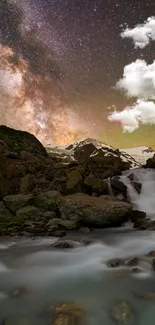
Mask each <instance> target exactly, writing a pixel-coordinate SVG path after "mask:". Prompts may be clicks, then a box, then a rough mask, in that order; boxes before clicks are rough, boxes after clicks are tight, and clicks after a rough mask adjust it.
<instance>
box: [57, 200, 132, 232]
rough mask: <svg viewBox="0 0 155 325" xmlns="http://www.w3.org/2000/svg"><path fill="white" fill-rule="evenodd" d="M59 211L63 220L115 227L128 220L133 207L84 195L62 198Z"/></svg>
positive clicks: (117, 201) (124, 203) (118, 201)
mask: <svg viewBox="0 0 155 325" xmlns="http://www.w3.org/2000/svg"><path fill="white" fill-rule="evenodd" d="M59 210H60V213H61V217H62V219H66V218H67V219H68V220H78V221H79V222H81V223H83V224H84V225H85V226H92V227H115V226H120V225H121V224H122V223H123V222H125V221H126V220H128V213H129V212H131V210H132V207H131V205H130V204H128V203H126V202H122V201H120V200H110V199H109V200H107V199H104V196H102V197H98V198H96V197H91V196H88V195H84V194H82V195H70V196H66V197H63V198H61V200H60V202H59Z"/></svg>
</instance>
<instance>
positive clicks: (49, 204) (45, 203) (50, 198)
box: [34, 191, 60, 212]
mask: <svg viewBox="0 0 155 325" xmlns="http://www.w3.org/2000/svg"><path fill="white" fill-rule="evenodd" d="M59 197H60V194H59V193H58V192H57V191H47V192H43V193H40V194H39V195H38V196H37V197H36V199H35V202H34V205H35V206H36V207H37V208H40V209H42V210H44V211H47V210H50V211H54V212H55V211H56V210H57V203H58V199H59Z"/></svg>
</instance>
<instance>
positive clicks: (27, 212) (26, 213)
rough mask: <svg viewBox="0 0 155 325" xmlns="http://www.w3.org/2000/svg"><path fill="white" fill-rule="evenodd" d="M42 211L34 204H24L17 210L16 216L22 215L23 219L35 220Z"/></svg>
mask: <svg viewBox="0 0 155 325" xmlns="http://www.w3.org/2000/svg"><path fill="white" fill-rule="evenodd" d="M41 214H42V212H41V211H40V210H39V209H37V208H36V207H34V206H26V207H23V208H21V209H19V210H17V212H16V215H17V217H20V216H21V217H22V216H23V217H24V219H27V218H28V219H31V220H35V219H37V218H39V217H40V216H41Z"/></svg>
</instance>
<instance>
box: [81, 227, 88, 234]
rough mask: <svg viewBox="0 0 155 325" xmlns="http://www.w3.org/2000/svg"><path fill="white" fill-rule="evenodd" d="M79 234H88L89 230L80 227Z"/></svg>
mask: <svg viewBox="0 0 155 325" xmlns="http://www.w3.org/2000/svg"><path fill="white" fill-rule="evenodd" d="M79 232H81V233H83V234H89V233H90V229H89V228H88V227H80V229H79Z"/></svg>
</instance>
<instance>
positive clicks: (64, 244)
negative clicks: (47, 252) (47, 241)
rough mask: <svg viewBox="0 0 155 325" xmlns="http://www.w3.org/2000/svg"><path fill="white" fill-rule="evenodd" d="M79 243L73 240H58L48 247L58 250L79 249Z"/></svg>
mask: <svg viewBox="0 0 155 325" xmlns="http://www.w3.org/2000/svg"><path fill="white" fill-rule="evenodd" d="M80 246H81V243H80V242H75V241H73V240H63V241H62V240H58V241H56V242H55V243H54V244H52V245H51V246H50V247H53V248H60V249H62V248H63V249H66V248H77V247H80Z"/></svg>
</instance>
